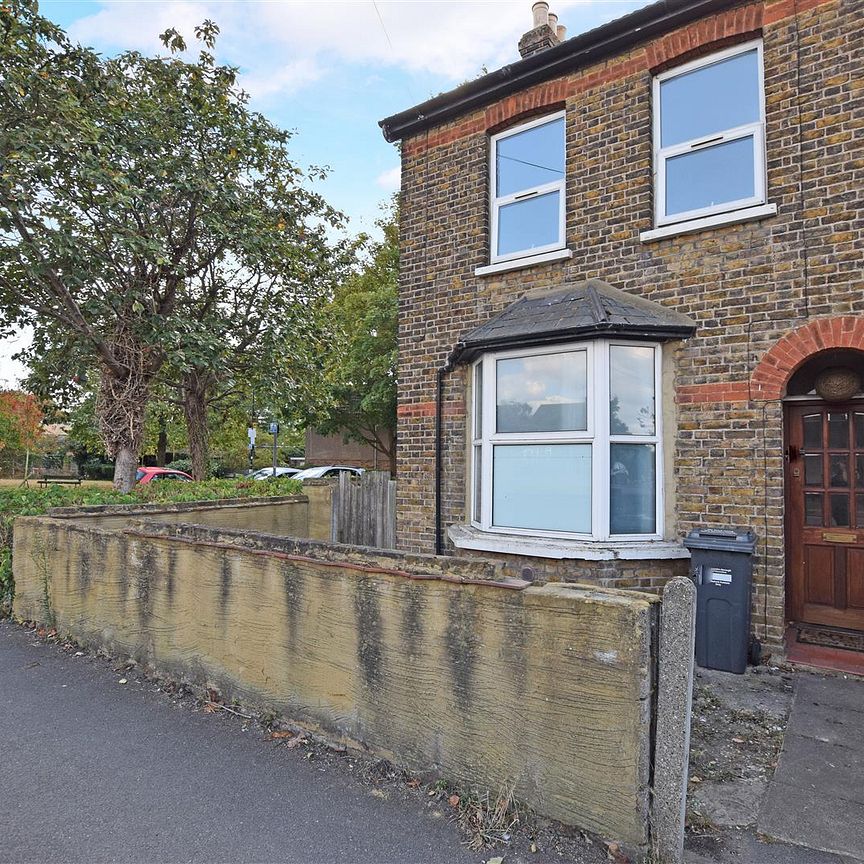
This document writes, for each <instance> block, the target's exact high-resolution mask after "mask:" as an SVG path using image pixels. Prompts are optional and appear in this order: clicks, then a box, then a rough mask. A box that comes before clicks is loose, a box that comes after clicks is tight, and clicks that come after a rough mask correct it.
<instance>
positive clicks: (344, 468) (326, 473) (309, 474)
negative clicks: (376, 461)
mask: <svg viewBox="0 0 864 864" xmlns="http://www.w3.org/2000/svg"><path fill="white" fill-rule="evenodd" d="M365 470H366V469H365V468H352V467H351V466H350V465H319V466H318V467H317V468H307V469H306V470H305V471H301V472H300V473H299V474H295V475H294V479H295V480H321V479H322V478H325V477H338V476H339V475H340V474H354V475H356V476H357V477H359V476H360V475H361V474H364V473H365Z"/></svg>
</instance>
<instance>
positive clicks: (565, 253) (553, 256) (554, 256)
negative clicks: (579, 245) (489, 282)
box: [474, 249, 573, 276]
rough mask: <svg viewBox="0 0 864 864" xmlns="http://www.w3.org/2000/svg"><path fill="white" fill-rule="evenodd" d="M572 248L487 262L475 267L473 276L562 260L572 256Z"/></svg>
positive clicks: (521, 268)
mask: <svg viewBox="0 0 864 864" xmlns="http://www.w3.org/2000/svg"><path fill="white" fill-rule="evenodd" d="M572 257H573V250H572V249H555V250H554V251H553V252H543V253H542V254H541V255H531V256H530V257H527V258H514V259H513V260H512V261H499V262H498V263H497V264H487V265H486V266H485V267H477V268H476V269H475V270H474V275H475V276H489V275H491V274H492V273H506V272H507V271H508V270H523V269H524V268H525V267H533V266H534V265H535V264H549V263H550V262H552V261H563V260H564V259H565V258H572Z"/></svg>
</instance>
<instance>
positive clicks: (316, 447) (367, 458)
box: [303, 429, 393, 471]
mask: <svg viewBox="0 0 864 864" xmlns="http://www.w3.org/2000/svg"><path fill="white" fill-rule="evenodd" d="M381 447H382V448H384V449H386V450H388V451H389V450H390V448H392V447H393V436H392V435H391V434H390V432H389V431H385V432H384V433H383V435H382V444H381ZM303 461H304V463H305V464H306V465H308V466H310V467H311V466H315V465H355V466H356V467H358V468H367V469H369V470H370V471H389V470H390V456H389V455H388V453H384V452H382V450H381V449H377V448H375V447H373V446H372V445H371V444H365V443H363V442H361V441H355V440H353V439H349V438H347V437H345V436H344V435H340V434H339V433H336V434H334V435H322V434H321V433H320V432H316V431H315V430H314V429H307V430H306V449H305V456H304V460H303Z"/></svg>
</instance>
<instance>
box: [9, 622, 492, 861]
mask: <svg viewBox="0 0 864 864" xmlns="http://www.w3.org/2000/svg"><path fill="white" fill-rule="evenodd" d="M122 677H123V673H122V672H113V671H112V669H111V664H110V663H108V662H106V661H105V660H102V659H98V658H93V657H89V656H79V657H76V656H74V652H71V653H64V652H63V651H62V650H61V649H60V648H59V647H58V646H57V645H56V644H46V643H44V642H40V640H38V639H36V638H35V637H34V636H33V635H32V634H29V633H27V632H26V631H24V630H23V629H22V628H20V627H18V626H16V625H14V624H12V623H10V622H8V621H5V622H4V621H0V861H3V862H31V861H32V862H36V861H38V862H63V864H70V862H87V864H96V862H109V861H110V862H147V864H156V862H193V861H194V862H197V861H201V862H208V864H214V862H222V861H230V862H286V864H288V862H291V864H293V862H302V864H310V862H314V864H318V862H320V864H325V862H326V864H329V862H375V864H388V862H393V864H397V862H398V864H411V862H430V864H431V862H447V864H459V862H482V861H485V860H487V859H488V858H489V857H492V856H493V855H495V854H500V853H494V852H487V853H486V854H473V853H471V852H469V851H468V850H467V849H466V848H465V847H464V846H463V845H461V843H460V840H461V838H460V835H459V833H458V831H457V829H456V827H455V826H454V825H453V824H452V823H451V822H450V821H448V820H447V818H446V817H441V816H439V817H438V818H434V816H433V813H434V809H432V808H429V807H426V806H424V802H421V801H412V800H405V799H403V798H398V797H397V796H391V797H390V798H382V797H376V796H375V795H374V794H373V790H372V789H371V788H370V787H369V786H368V785H367V784H364V783H363V782H362V781H360V780H354V778H353V777H351V776H346V774H349V773H350V772H349V771H348V770H346V769H347V766H339V767H338V768H334V766H333V765H332V764H328V762H327V760H326V759H322V760H320V761H318V760H316V759H314V758H311V759H310V758H305V757H306V755H307V754H304V752H303V748H297V750H294V751H289V750H287V749H286V748H285V747H284V746H281V747H280V746H279V745H278V744H276V743H274V742H265V741H263V740H262V732H261V730H260V729H259V728H258V727H257V725H256V724H249V728H248V729H247V730H246V731H243V729H242V726H243V722H242V721H241V720H238V719H237V718H234V717H228V716H226V715H225V714H224V713H219V714H205V713H203V712H201V711H200V710H198V711H195V710H191V709H190V707H189V705H182V704H178V702H177V701H176V700H172V699H171V698H170V697H169V696H167V695H166V694H164V693H160V692H157V690H156V688H155V686H154V685H153V683H152V682H146V681H138V680H134V676H133V675H131V674H130V675H129V676H128V684H126V685H119V684H118V681H119V679H121V678H122ZM333 758H334V759H342V760H347V759H348V758H349V757H347V756H341V757H333ZM331 762H332V760H331ZM385 794H386V793H385ZM439 812H440V811H439Z"/></svg>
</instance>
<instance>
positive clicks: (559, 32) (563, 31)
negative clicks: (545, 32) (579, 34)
mask: <svg viewBox="0 0 864 864" xmlns="http://www.w3.org/2000/svg"><path fill="white" fill-rule="evenodd" d="M555 35H556V36H557V37H558V41H559V42H563V41H564V40H565V39H566V38H567V28H566V27H565V26H564V25H563V24H559V25H558V26H557V27H556V28H555Z"/></svg>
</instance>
